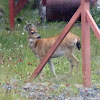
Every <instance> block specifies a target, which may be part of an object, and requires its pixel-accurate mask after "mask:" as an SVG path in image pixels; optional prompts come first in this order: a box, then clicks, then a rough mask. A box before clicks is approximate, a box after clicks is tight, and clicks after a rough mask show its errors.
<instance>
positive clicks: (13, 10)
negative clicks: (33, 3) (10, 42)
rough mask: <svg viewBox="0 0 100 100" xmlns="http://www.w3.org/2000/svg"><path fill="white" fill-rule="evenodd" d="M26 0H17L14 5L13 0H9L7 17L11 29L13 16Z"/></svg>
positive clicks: (13, 24) (13, 25)
mask: <svg viewBox="0 0 100 100" xmlns="http://www.w3.org/2000/svg"><path fill="white" fill-rule="evenodd" d="M27 1H28V0H19V1H18V3H17V4H16V5H15V0H9V19H10V28H11V30H13V29H14V28H15V21H14V19H15V17H16V16H17V14H18V13H19V12H20V11H21V9H22V8H23V7H24V5H25V4H26V3H27Z"/></svg>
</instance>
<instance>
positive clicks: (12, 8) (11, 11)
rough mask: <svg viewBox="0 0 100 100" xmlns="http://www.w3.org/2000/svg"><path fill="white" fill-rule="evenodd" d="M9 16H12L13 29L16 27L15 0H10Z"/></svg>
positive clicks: (11, 26) (11, 24) (11, 25)
mask: <svg viewBox="0 0 100 100" xmlns="http://www.w3.org/2000/svg"><path fill="white" fill-rule="evenodd" d="M9 17H10V28H11V30H13V29H14V27H15V22H14V17H15V3H14V0H9Z"/></svg>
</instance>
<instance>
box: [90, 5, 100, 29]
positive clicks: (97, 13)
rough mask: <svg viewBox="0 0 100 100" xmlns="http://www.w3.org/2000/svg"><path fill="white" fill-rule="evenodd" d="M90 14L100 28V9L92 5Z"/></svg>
mask: <svg viewBox="0 0 100 100" xmlns="http://www.w3.org/2000/svg"><path fill="white" fill-rule="evenodd" d="M91 14H92V16H93V19H94V20H95V22H96V24H97V25H98V26H99V28H100V10H98V9H97V8H96V7H92V8H91Z"/></svg>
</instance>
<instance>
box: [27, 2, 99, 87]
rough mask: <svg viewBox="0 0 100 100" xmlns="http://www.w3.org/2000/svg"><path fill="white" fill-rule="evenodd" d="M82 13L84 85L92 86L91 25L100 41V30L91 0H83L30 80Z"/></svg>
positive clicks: (34, 75) (30, 78)
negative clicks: (92, 14) (92, 9)
mask: <svg viewBox="0 0 100 100" xmlns="http://www.w3.org/2000/svg"><path fill="white" fill-rule="evenodd" d="M42 2H43V4H44V5H45V4H46V0H42ZM80 15H81V30H82V31H81V32H82V33H81V34H82V70H83V86H85V87H90V86H91V56H90V26H91V28H92V30H93V32H94V34H95V35H96V37H97V39H98V40H99V42H100V30H99V29H98V27H97V25H96V23H95V21H94V20H93V18H92V16H91V14H90V0H81V5H80V7H79V8H78V10H77V11H76V12H75V14H74V15H73V17H72V18H71V19H70V21H69V23H68V24H67V25H66V26H65V28H64V30H63V31H62V33H61V34H60V35H59V37H58V39H57V40H56V42H55V43H54V44H53V46H52V47H51V48H50V50H49V51H48V53H47V54H46V56H45V57H44V58H43V59H42V60H41V62H40V64H39V65H38V67H37V68H36V69H35V71H34V72H33V73H32V75H31V76H30V77H29V80H28V81H31V80H32V79H35V78H36V77H37V75H38V74H39V73H40V72H41V70H42V69H43V67H44V66H45V64H46V63H47V61H48V59H49V58H50V57H51V56H52V54H53V53H54V51H55V50H56V49H57V47H58V46H59V45H60V43H61V42H62V40H63V39H64V38H65V36H66V35H67V34H68V32H69V30H70V29H71V27H72V26H73V25H74V23H75V22H76V21H77V19H78V18H79V17H80Z"/></svg>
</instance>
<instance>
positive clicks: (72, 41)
mask: <svg viewBox="0 0 100 100" xmlns="http://www.w3.org/2000/svg"><path fill="white" fill-rule="evenodd" d="M24 29H25V30H26V31H27V32H28V43H29V47H30V49H31V50H32V51H33V53H34V54H35V56H36V57H37V58H38V59H39V60H40V61H41V60H42V59H43V58H44V57H45V55H46V54H47V52H48V50H49V49H50V48H51V46H52V45H53V44H54V43H55V41H56V40H57V38H58V36H59V35H56V36H53V37H49V38H41V36H40V35H39V33H38V31H37V26H36V25H35V24H32V23H27V24H26V25H25V27H24ZM75 48H77V49H78V50H80V49H81V42H80V38H79V37H78V36H77V35H75V34H73V33H71V32H69V33H68V34H67V36H66V37H65V38H64V40H63V41H62V42H61V44H60V45H59V46H58V48H57V49H56V51H55V52H54V53H53V55H52V56H51V57H50V59H49V60H48V61H47V63H48V64H49V66H50V70H51V71H52V73H53V74H54V76H55V77H56V79H58V77H57V75H56V72H55V68H54V64H53V62H52V58H58V57H61V56H66V57H67V58H68V60H69V63H70V71H69V73H68V77H70V75H71V73H72V70H73V67H74V65H75V63H76V67H77V71H78V66H79V60H78V59H77V58H76V57H75V56H74V54H73V52H74V49H75Z"/></svg>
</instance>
